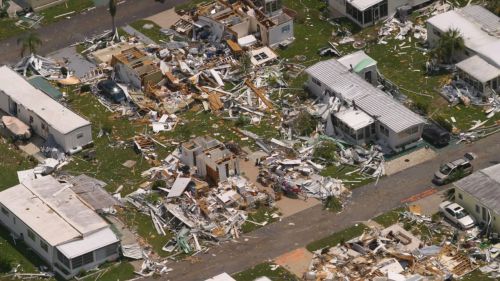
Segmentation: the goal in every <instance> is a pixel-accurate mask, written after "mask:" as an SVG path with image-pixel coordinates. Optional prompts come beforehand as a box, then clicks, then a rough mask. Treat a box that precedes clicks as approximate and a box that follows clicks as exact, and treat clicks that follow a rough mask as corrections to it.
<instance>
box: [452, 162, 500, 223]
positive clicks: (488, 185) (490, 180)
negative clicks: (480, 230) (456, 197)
mask: <svg viewBox="0 0 500 281" xmlns="http://www.w3.org/2000/svg"><path fill="white" fill-rule="evenodd" d="M454 185H455V186H456V187H457V188H459V189H461V190H463V191H465V192H467V193H469V194H470V195H472V196H473V197H475V198H476V199H478V200H479V201H480V202H481V203H482V204H483V205H484V206H486V207H487V208H488V209H490V210H493V211H495V212H496V213H497V214H500V164H497V165H494V166H491V167H489V168H486V169H483V170H480V171H477V172H475V173H473V174H472V175H470V176H467V177H465V178H463V179H461V180H459V181H457V182H455V183H454Z"/></svg>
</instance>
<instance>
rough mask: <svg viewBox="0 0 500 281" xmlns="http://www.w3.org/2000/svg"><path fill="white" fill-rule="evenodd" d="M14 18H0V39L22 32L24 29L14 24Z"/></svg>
mask: <svg viewBox="0 0 500 281" xmlns="http://www.w3.org/2000/svg"><path fill="white" fill-rule="evenodd" d="M16 21H17V20H15V19H0V40H3V39H5V38H9V37H12V36H14V35H17V34H20V33H22V32H24V30H23V29H22V28H20V27H17V26H16V25H15V23H16Z"/></svg>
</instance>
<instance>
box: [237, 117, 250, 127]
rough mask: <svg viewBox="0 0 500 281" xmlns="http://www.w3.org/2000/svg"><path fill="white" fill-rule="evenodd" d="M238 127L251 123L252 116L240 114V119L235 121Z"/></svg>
mask: <svg viewBox="0 0 500 281" xmlns="http://www.w3.org/2000/svg"><path fill="white" fill-rule="evenodd" d="M234 124H235V125H236V127H243V126H246V125H248V124H250V118H249V117H247V116H245V115H240V116H239V117H238V120H236V122H235V123H234Z"/></svg>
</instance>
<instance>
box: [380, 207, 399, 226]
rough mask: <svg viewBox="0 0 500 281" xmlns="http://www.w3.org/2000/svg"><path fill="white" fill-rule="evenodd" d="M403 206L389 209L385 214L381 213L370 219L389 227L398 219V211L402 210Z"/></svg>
mask: <svg viewBox="0 0 500 281" xmlns="http://www.w3.org/2000/svg"><path fill="white" fill-rule="evenodd" d="M404 210H405V208H403V207H401V208H397V209H394V210H392V211H389V212H387V213H385V214H382V215H380V216H378V217H375V218H373V219H372V220H373V221H375V222H376V223H378V224H380V225H382V226H384V227H389V226H391V225H393V224H395V223H397V222H398V220H399V213H401V212H403V211H404Z"/></svg>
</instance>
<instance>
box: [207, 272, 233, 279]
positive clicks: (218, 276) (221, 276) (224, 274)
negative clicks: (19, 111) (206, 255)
mask: <svg viewBox="0 0 500 281" xmlns="http://www.w3.org/2000/svg"><path fill="white" fill-rule="evenodd" d="M205 281H236V280H235V279H234V278H233V277H231V276H230V275H229V274H227V273H225V272H224V273H221V274H219V275H216V276H214V277H212V278H209V279H207V280H205Z"/></svg>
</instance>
